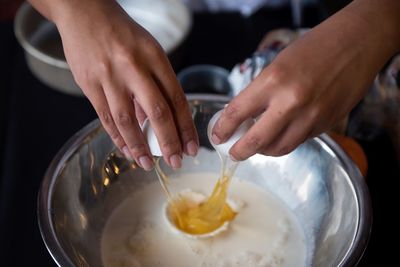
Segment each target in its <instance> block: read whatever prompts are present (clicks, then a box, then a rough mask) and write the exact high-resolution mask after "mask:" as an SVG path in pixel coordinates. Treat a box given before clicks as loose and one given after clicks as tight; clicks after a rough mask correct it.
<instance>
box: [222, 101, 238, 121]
mask: <svg viewBox="0 0 400 267" xmlns="http://www.w3.org/2000/svg"><path fill="white" fill-rule="evenodd" d="M223 115H225V118H226V119H228V120H230V121H233V122H237V121H239V120H240V116H239V107H238V106H237V104H235V103H233V102H232V103H230V104H229V105H228V106H227V107H226V108H225V109H224V114H223Z"/></svg>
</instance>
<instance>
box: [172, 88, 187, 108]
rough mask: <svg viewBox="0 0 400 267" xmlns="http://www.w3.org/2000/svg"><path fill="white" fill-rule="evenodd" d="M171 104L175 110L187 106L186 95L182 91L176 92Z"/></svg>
mask: <svg viewBox="0 0 400 267" xmlns="http://www.w3.org/2000/svg"><path fill="white" fill-rule="evenodd" d="M172 104H173V106H174V107H175V109H176V110H183V109H186V108H187V101H186V97H185V95H184V94H183V93H181V92H177V93H176V94H175V95H174V97H173V98H172Z"/></svg>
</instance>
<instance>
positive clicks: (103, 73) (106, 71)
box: [97, 60, 112, 77]
mask: <svg viewBox="0 0 400 267" xmlns="http://www.w3.org/2000/svg"><path fill="white" fill-rule="evenodd" d="M97 70H98V72H99V75H100V77H110V76H111V75H112V66H111V62H110V61H109V60H99V62H98V64H97Z"/></svg>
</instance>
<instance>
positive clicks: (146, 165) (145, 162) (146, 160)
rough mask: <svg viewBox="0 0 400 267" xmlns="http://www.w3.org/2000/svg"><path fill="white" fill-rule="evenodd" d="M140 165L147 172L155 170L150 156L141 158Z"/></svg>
mask: <svg viewBox="0 0 400 267" xmlns="http://www.w3.org/2000/svg"><path fill="white" fill-rule="evenodd" d="M139 163H140V165H141V166H142V167H143V169H145V170H146V171H150V170H151V169H152V168H153V161H152V160H151V159H150V157H149V156H141V157H140V158H139Z"/></svg>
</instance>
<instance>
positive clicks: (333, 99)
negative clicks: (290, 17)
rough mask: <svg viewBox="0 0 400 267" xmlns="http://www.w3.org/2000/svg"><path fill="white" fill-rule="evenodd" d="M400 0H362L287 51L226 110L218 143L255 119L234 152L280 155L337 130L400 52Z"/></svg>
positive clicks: (237, 155)
mask: <svg viewBox="0 0 400 267" xmlns="http://www.w3.org/2000/svg"><path fill="white" fill-rule="evenodd" d="M399 11H400V2H399V1H396V0H355V1H353V2H352V3H350V4H349V5H348V6H346V7H345V8H344V9H342V10H341V11H339V12H338V13H336V14H335V15H333V16H332V17H330V18H329V19H327V20H326V21H324V22H323V23H321V24H320V25H318V26H316V27H315V28H313V29H312V30H311V31H309V32H308V33H307V34H305V35H304V36H303V37H301V38H300V39H298V40H297V41H295V42H294V43H293V44H291V45H289V46H288V47H287V48H286V49H284V50H283V51H282V52H280V54H279V55H278V56H277V58H276V59H275V60H274V61H273V62H272V63H271V64H270V65H269V66H268V67H266V68H265V69H264V70H263V71H262V72H261V73H260V75H259V76H258V77H257V78H256V79H255V80H254V81H253V82H252V83H251V84H250V85H249V86H248V87H247V88H246V89H245V90H243V91H242V92H241V93H240V94H239V95H238V96H237V97H235V98H234V99H233V100H232V101H231V102H230V103H229V105H228V106H227V107H226V108H225V109H224V112H223V114H222V116H221V118H220V120H219V121H218V122H217V123H216V125H215V127H214V129H213V141H214V142H215V143H220V142H224V141H225V140H227V138H229V136H230V135H231V134H232V132H233V131H234V130H235V129H236V128H237V127H238V125H240V123H241V122H242V121H243V120H244V119H246V118H249V117H251V116H253V117H258V119H257V122H256V123H255V125H254V126H253V127H252V128H251V129H250V130H249V131H248V132H247V134H246V135H245V136H244V137H242V138H241V139H240V140H239V141H238V142H237V143H236V144H235V145H234V146H233V147H232V149H231V150H230V153H231V155H232V157H233V158H234V159H236V160H244V159H246V158H248V157H250V156H252V155H253V154H255V153H262V154H266V155H272V156H280V155H284V154H287V153H289V152H291V151H292V150H293V149H295V148H296V147H297V146H298V145H299V144H301V143H302V142H303V141H304V140H306V139H307V138H309V137H313V136H316V135H318V134H320V133H322V132H324V131H326V130H329V129H330V128H331V127H332V126H334V125H335V124H336V123H337V122H338V121H339V120H341V119H342V118H343V117H344V116H346V115H347V114H348V112H350V110H351V109H352V108H353V107H354V106H355V105H356V104H357V103H358V102H359V101H360V100H361V98H362V97H363V96H364V94H365V93H366V90H367V88H368V86H369V85H370V84H371V82H372V80H373V79H374V77H375V76H376V74H377V73H378V71H379V70H380V69H381V68H382V66H383V65H384V64H385V62H386V61H387V60H388V59H389V58H390V57H391V56H392V55H393V54H395V53H396V52H398V51H399V49H400V16H398V13H399Z"/></svg>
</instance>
